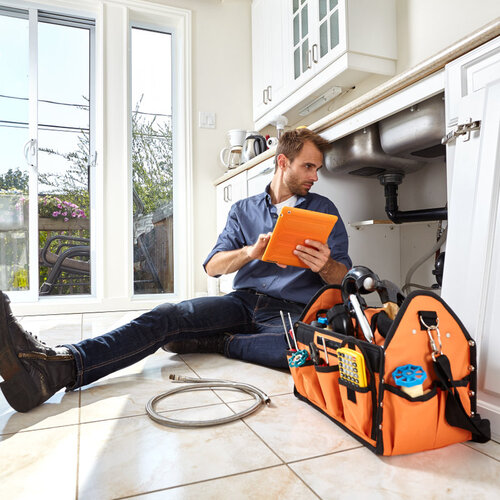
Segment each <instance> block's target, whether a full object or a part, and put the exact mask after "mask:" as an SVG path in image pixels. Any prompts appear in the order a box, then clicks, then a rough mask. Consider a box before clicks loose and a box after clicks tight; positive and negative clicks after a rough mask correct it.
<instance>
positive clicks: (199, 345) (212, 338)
mask: <svg viewBox="0 0 500 500" xmlns="http://www.w3.org/2000/svg"><path fill="white" fill-rule="evenodd" d="M229 337H230V336H229V335H228V334H226V333H223V334H217V335H204V336H200V337H196V338H193V339H188V340H174V341H172V342H167V343H166V344H165V345H164V346H163V350H165V351H167V352H173V353H175V354H190V353H195V352H197V353H217V354H224V347H225V345H226V341H227V339H228V338H229Z"/></svg>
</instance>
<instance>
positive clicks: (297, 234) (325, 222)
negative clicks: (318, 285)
mask: <svg viewBox="0 0 500 500" xmlns="http://www.w3.org/2000/svg"><path fill="white" fill-rule="evenodd" d="M337 219H338V217H337V216H336V215H330V214H324V213H321V212H313V211H312V210H304V209H302V208H295V207H283V208H282V209H281V212H280V215H279V217H278V221H277V222H276V226H274V230H273V233H272V235H271V239H270V240H269V243H268V245H267V248H266V250H265V252H264V255H263V256H262V260H264V261H266V262H274V263H277V264H284V265H287V266H296V267H307V266H306V265H305V264H304V263H303V262H302V261H301V260H300V259H299V258H298V257H296V256H295V255H294V254H293V251H294V250H295V247H296V246H297V245H305V243H304V241H305V240H315V241H321V243H326V240H327V239H328V236H330V233H331V232H332V229H333V226H335V223H336V222H337Z"/></svg>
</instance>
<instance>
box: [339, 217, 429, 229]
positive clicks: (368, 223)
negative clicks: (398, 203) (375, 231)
mask: <svg viewBox="0 0 500 500" xmlns="http://www.w3.org/2000/svg"><path fill="white" fill-rule="evenodd" d="M437 222H438V221H435V220H426V221H419V222H401V223H399V224H396V223H395V222H392V220H389V219H372V220H361V221H358V222H349V226H351V227H354V228H356V229H360V228H362V227H366V226H374V225H377V224H378V225H383V226H403V225H404V226H408V225H415V224H429V225H430V224H436V223H437Z"/></svg>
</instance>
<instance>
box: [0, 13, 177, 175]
mask: <svg viewBox="0 0 500 500" xmlns="http://www.w3.org/2000/svg"><path fill="white" fill-rule="evenodd" d="M28 39H29V33H28V20H27V19H19V18H14V17H8V16H2V15H0V95H3V96H8V97H0V121H1V120H6V121H14V122H28V116H29V105H28V101H27V100H26V99H27V98H28V95H29V70H30V68H29V51H28ZM131 40H132V41H131V44H132V50H131V54H132V56H131V61H132V66H131V75H132V92H131V94H132V103H131V105H132V108H133V109H135V104H136V103H137V102H138V101H139V100H140V99H141V96H142V102H141V106H140V111H141V112H145V113H157V114H165V115H170V114H171V109H172V104H171V94H172V92H171V64H170V54H171V37H170V36H169V35H165V34H164V33H157V32H151V31H146V30H142V29H135V28H134V29H132V37H131ZM38 94H39V95H38V98H39V105H38V113H39V123H41V124H45V125H49V126H51V127H52V128H51V130H49V131H47V130H40V129H39V137H38V139H39V145H40V147H47V148H51V149H55V150H58V151H64V152H71V151H74V150H75V149H76V145H77V141H78V135H79V132H78V131H72V130H68V129H67V128H68V127H76V128H81V127H83V128H88V126H89V113H88V109H87V108H86V107H85V106H86V105H87V104H88V103H87V101H86V99H85V98H88V96H89V31H88V30H86V29H79V28H73V27H67V26H60V25H55V24H48V23H43V22H39V23H38ZM13 97H15V98H19V99H13ZM42 101H43V102H42ZM78 106H83V109H82V108H79V107H78ZM54 127H57V128H55V129H54ZM28 140H29V135H28V130H27V128H26V126H22V125H19V126H17V127H5V126H2V123H0V174H2V173H4V172H6V171H7V170H8V169H9V168H14V169H15V168H17V167H20V168H21V169H22V170H25V171H27V169H28V167H27V165H26V161H25V159H24V152H23V149H24V145H25V143H26V141H28ZM66 168H67V164H66V161H65V160H64V159H62V158H60V157H56V156H54V155H47V154H46V153H45V154H43V153H39V171H40V172H52V173H54V172H60V173H62V172H63V171H64V170H65V169H66Z"/></svg>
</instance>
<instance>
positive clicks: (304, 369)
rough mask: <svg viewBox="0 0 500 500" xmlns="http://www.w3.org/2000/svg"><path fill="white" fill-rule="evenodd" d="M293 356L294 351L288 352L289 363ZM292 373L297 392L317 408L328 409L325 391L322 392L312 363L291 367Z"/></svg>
mask: <svg viewBox="0 0 500 500" xmlns="http://www.w3.org/2000/svg"><path fill="white" fill-rule="evenodd" d="M293 354H294V352H293V351H288V352H287V358H288V360H289V361H290V359H291V357H292V356H293ZM290 371H291V373H292V377H293V381H294V384H295V390H296V391H297V392H298V393H299V394H301V395H302V396H304V397H305V398H306V399H307V400H309V401H311V403H313V404H314V405H315V406H318V407H320V408H322V409H324V408H326V404H325V399H324V397H323V391H322V390H321V386H320V383H319V379H318V377H317V376H316V369H315V366H314V364H313V363H312V361H308V362H306V363H305V364H304V365H302V366H298V367H292V366H291V367H290Z"/></svg>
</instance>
